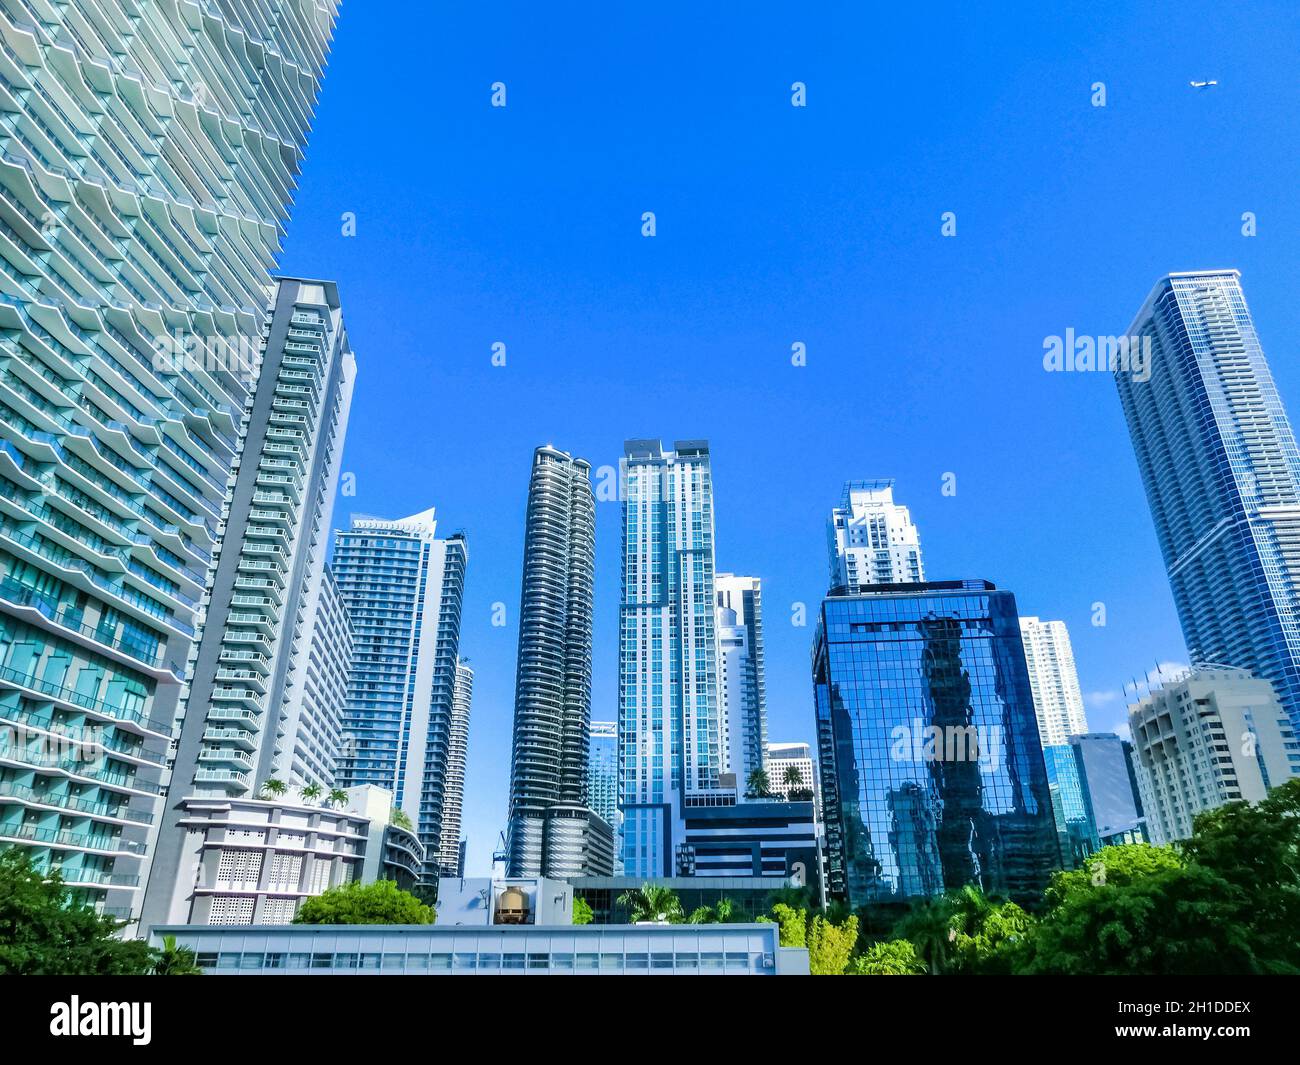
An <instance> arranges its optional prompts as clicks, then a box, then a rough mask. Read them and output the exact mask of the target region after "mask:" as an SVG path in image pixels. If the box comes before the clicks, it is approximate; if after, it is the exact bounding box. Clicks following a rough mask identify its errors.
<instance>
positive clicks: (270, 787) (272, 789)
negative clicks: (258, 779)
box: [261, 777, 289, 798]
mask: <svg viewBox="0 0 1300 1065" xmlns="http://www.w3.org/2000/svg"><path fill="white" fill-rule="evenodd" d="M288 790H289V785H288V784H286V783H285V782H284V781H283V780H277V779H276V778H275V777H272V778H271V779H270V780H267V781H264V782H263V783H262V788H261V793H262V795H263V796H264V797H265V796H267V795H269V796H271V797H272V798H279V797H280V796H281V795H283V794H284V793H285V792H286V791H288Z"/></svg>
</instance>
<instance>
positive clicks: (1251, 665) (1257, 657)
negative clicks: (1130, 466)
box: [1115, 270, 1300, 728]
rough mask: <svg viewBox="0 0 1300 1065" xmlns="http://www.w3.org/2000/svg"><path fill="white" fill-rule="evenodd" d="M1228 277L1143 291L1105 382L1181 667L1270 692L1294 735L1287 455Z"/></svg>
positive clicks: (1164, 283)
mask: <svg viewBox="0 0 1300 1065" xmlns="http://www.w3.org/2000/svg"><path fill="white" fill-rule="evenodd" d="M1238 278H1239V275H1238V273H1237V271H1235V270H1210V271H1203V272H1197V273H1180V274H1170V275H1169V276H1167V277H1164V278H1162V279H1161V280H1160V281H1158V282H1156V285H1155V287H1154V288H1153V289H1152V290H1151V294H1150V295H1149V296H1148V297H1147V300H1146V302H1145V303H1144V304H1143V305H1142V309H1141V310H1140V311H1139V312H1138V315H1137V317H1136V318H1135V319H1134V320H1133V324H1132V325H1131V326H1130V327H1129V333H1130V334H1131V336H1132V339H1130V340H1129V344H1130V346H1131V347H1133V348H1135V349H1136V351H1137V352H1138V354H1139V355H1140V354H1141V353H1143V352H1146V353H1147V356H1149V361H1148V359H1146V358H1139V359H1133V358H1130V360H1129V363H1130V369H1128V370H1125V369H1123V368H1122V367H1121V368H1118V369H1116V371H1115V382H1116V385H1117V386H1118V388H1119V396H1120V402H1121V403H1122V405H1123V408H1124V417H1125V418H1126V419H1127V421H1128V427H1129V433H1130V434H1131V436H1132V439H1133V449H1134V451H1135V453H1136V455H1137V463H1138V469H1139V471H1140V472H1141V475H1142V482H1143V484H1144V485H1145V487H1146V494H1147V501H1148V502H1149V504H1150V506H1151V516H1152V518H1153V519H1154V521H1155V526H1156V537H1157V539H1158V540H1159V542H1160V550H1161V552H1162V553H1163V555H1164V560H1165V568H1166V570H1167V571H1168V573H1169V581H1170V584H1171V585H1172V587H1173V593H1174V603H1175V605H1176V607H1177V608H1178V617H1179V620H1180V621H1181V622H1182V628H1183V636H1184V638H1185V639H1186V641H1187V650H1188V653H1189V654H1190V656H1191V660H1192V663H1193V664H1194V665H1196V664H1202V663H1221V664H1226V665H1230V666H1234V667H1238V668H1242V669H1249V670H1251V671H1252V672H1254V673H1255V674H1256V675H1258V676H1260V677H1263V678H1265V679H1267V680H1269V681H1271V682H1272V683H1273V686H1274V688H1275V689H1276V691H1277V695H1278V698H1279V699H1280V700H1281V703H1282V706H1283V707H1284V708H1285V709H1286V711H1287V712H1288V713H1289V714H1290V716H1291V721H1292V723H1293V724H1294V725H1296V727H1298V728H1300V599H1298V597H1300V450H1297V448H1296V441H1295V435H1294V434H1293V433H1292V431H1291V423H1290V421H1289V420H1288V419H1287V415H1286V410H1285V409H1284V408H1283V406H1282V399H1281V397H1280V396H1279V395H1278V392H1277V387H1276V386H1275V385H1274V383H1273V375H1272V373H1270V371H1269V368H1268V363H1267V362H1266V361H1265V359H1264V352H1263V349H1262V348H1261V347H1260V342H1259V337H1258V336H1257V335H1256V333H1255V325H1254V322H1253V321H1252V320H1251V316H1250V311H1249V310H1248V309H1247V307H1246V299H1245V296H1244V295H1243V294H1242V291H1241V284H1240V282H1239V280H1238Z"/></svg>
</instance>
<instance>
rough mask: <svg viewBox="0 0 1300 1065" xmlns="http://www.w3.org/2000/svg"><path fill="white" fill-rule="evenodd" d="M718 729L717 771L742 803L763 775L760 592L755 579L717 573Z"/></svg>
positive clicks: (764, 728)
mask: <svg viewBox="0 0 1300 1065" xmlns="http://www.w3.org/2000/svg"><path fill="white" fill-rule="evenodd" d="M714 588H715V590H716V594H717V602H718V606H717V633H718V729H719V733H720V742H721V749H722V772H723V773H731V774H734V775H735V778H736V793H737V796H738V797H739V798H741V799H742V800H743V799H745V797H746V796H747V794H748V792H749V788H748V783H749V779H750V777H751V776H752V775H753V774H754V773H757V772H759V771H762V772H764V773H766V772H767V768H768V767H767V683H766V679H765V676H764V666H763V589H762V582H760V581H759V579H758V578H757V577H740V576H737V575H735V574H733V573H719V574H717V575H716V576H715V578H714Z"/></svg>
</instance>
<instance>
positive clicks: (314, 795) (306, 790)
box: [298, 781, 325, 802]
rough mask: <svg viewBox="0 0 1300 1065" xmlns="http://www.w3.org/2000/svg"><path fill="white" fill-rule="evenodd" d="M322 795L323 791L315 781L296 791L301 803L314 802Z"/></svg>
mask: <svg viewBox="0 0 1300 1065" xmlns="http://www.w3.org/2000/svg"><path fill="white" fill-rule="evenodd" d="M324 793H325V789H324V788H322V787H321V786H320V785H319V784H317V783H316V782H315V781H312V782H311V783H310V784H304V785H303V786H302V787H301V788H299V789H298V794H299V795H300V796H302V801H303V802H314V801H315V800H317V799H319V798H320V797H321V796H322V795H323V794H324Z"/></svg>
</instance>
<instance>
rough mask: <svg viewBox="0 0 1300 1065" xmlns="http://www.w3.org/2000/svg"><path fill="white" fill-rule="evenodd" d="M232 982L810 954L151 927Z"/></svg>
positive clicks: (739, 964) (560, 931) (802, 963)
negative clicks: (259, 978) (280, 977)
mask: <svg viewBox="0 0 1300 1065" xmlns="http://www.w3.org/2000/svg"><path fill="white" fill-rule="evenodd" d="M169 935H170V936H175V937H176V941H177V943H178V944H179V945H180V946H182V947H187V948H189V949H190V950H193V951H194V952H195V956H196V960H197V961H198V964H199V966H200V968H202V969H203V971H204V972H209V973H220V974H223V975H230V976H256V975H264V976H272V975H279V974H289V975H300V976H329V975H349V976H358V975H375V976H378V975H383V974H388V975H398V974H402V973H405V974H406V975H408V976H409V975H412V974H420V975H428V974H438V973H443V974H449V975H453V976H470V975H494V976H495V975H511V974H515V975H520V976H542V975H548V974H551V975H566V976H567V975H579V976H581V975H588V976H596V975H600V976H620V975H652V976H653V975H660V976H670V975H673V976H686V975H690V976H697V975H704V976H806V975H808V971H809V968H808V951H807V950H805V949H803V948H802V947H782V946H781V945H780V929H779V927H778V926H777V925H775V924H709V925H597V924H589V925H571V926H568V927H563V926H542V927H529V926H523V927H519V926H510V925H496V926H493V927H490V928H457V927H451V926H445V925H442V924H437V925H383V926H380V925H290V926H282V927H275V928H205V927H203V926H201V925H176V926H169V927H161V928H155V929H154V930H153V934H152V937H151V941H152V943H153V944H154V945H155V946H161V945H162V942H163V937H165V936H169Z"/></svg>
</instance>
